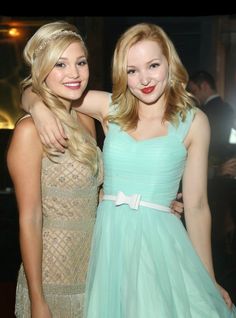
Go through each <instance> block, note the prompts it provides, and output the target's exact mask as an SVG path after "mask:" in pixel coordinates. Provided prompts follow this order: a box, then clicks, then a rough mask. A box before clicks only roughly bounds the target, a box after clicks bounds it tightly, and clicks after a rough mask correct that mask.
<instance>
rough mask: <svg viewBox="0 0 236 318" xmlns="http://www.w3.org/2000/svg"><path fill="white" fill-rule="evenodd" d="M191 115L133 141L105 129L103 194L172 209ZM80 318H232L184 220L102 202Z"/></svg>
mask: <svg viewBox="0 0 236 318" xmlns="http://www.w3.org/2000/svg"><path fill="white" fill-rule="evenodd" d="M193 113H194V112H193V111H189V112H188V115H187V118H186V120H185V122H180V124H179V126H178V127H177V128H176V127H174V126H173V125H172V124H169V125H168V133H167V135H165V136H161V137H154V138H150V139H147V140H143V141H137V140H135V139H134V138H133V137H131V136H130V135H129V134H128V133H127V132H125V131H122V130H121V129H120V127H119V126H118V125H116V124H114V123H110V124H109V131H108V134H107V136H106V138H105V142H104V149H103V160H104V174H105V176H104V193H105V194H107V195H116V194H117V193H118V192H119V191H122V192H123V193H125V195H128V196H130V195H132V194H141V200H144V201H147V202H151V203H157V204H160V205H163V206H167V207H168V206H170V203H171V201H172V200H173V199H174V198H175V197H176V194H177V191H178V187H179V183H180V180H181V177H182V174H183V171H184V167H185V163H186V157H187V151H186V148H185V146H184V143H183V140H184V138H185V136H186V134H187V132H188V131H189V128H190V126H191V123H192V120H193ZM84 317H85V318H232V317H236V310H235V307H234V308H233V310H232V311H231V310H229V309H228V308H227V306H226V304H225V302H224V300H223V299H222V297H221V295H220V293H219V291H218V289H217V288H216V287H215V285H214V283H213V281H212V279H211V277H210V275H209V274H208V272H207V270H206V269H205V267H204V265H203V263H202V262H201V260H200V258H199V257H198V255H197V253H196V252H195V250H194V248H193V246H192V243H191V241H190V239H189V237H188V234H187V232H186V230H185V228H184V226H183V224H182V222H181V220H180V219H179V218H178V217H176V216H175V215H174V214H172V213H170V212H163V211H158V210H155V209H152V208H148V207H144V206H139V208H138V209H137V210H135V209H132V208H130V206H129V205H127V204H121V205H119V206H116V205H115V202H114V201H110V200H104V201H102V202H101V203H100V204H99V206H98V210H97V219H96V224H95V230H94V234H93V243H92V251H91V257H90V264H89V271H88V277H87V290H86V297H85V313H84Z"/></svg>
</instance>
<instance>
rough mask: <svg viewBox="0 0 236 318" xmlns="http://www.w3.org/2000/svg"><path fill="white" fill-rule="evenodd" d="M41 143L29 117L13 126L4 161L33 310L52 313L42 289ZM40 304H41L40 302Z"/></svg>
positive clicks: (47, 314)
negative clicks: (7, 171) (14, 199)
mask: <svg viewBox="0 0 236 318" xmlns="http://www.w3.org/2000/svg"><path fill="white" fill-rule="evenodd" d="M41 159H42V144H41V142H40V140H39V137H38V134H37V131H36V129H35V127H34V124H33V121H32V119H31V118H26V119H23V120H22V121H21V122H19V123H18V125H17V126H16V128H15V131H14V133H13V137H12V140H11V143H10V146H9V149H8V153H7V165H8V169H9V172H10V175H11V178H12V181H13V184H14V189H15V194H16V198H17V204H18V211H19V228H20V247H21V255H22V261H23V265H24V269H25V273H26V277H27V282H28V287H29V295H30V300H31V304H32V308H33V309H32V310H34V308H35V307H37V308H38V309H37V312H39V311H38V310H40V312H42V310H43V313H45V317H51V315H50V313H49V309H48V307H47V305H46V303H45V300H44V297H43V289H42V274H41V272H42V209H41V186H40V179H41V176H40V174H41ZM39 304H40V305H39Z"/></svg>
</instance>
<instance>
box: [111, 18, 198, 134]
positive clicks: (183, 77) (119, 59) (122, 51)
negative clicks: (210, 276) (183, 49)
mask: <svg viewBox="0 0 236 318" xmlns="http://www.w3.org/2000/svg"><path fill="white" fill-rule="evenodd" d="M142 40H150V41H154V42H156V43H158V45H160V47H161V49H162V53H163V54H164V56H165V57H166V59H167V63H168V66H169V74H168V76H169V77H168V83H167V86H166V88H165V92H164V94H165V95H164V96H165V100H166V105H165V113H164V117H163V121H170V122H172V123H174V124H178V122H179V116H178V114H180V116H181V118H182V120H185V118H186V112H187V110H188V109H191V108H192V107H193V105H195V99H194V98H193V96H192V95H191V94H190V93H188V92H187V91H186V86H187V83H188V73H187V71H186V69H185V67H184V66H183V64H182V62H181V60H180V58H179V56H178V53H177V52H176V49H175V47H174V45H173V43H172V41H171V40H170V39H169V37H168V36H167V34H166V33H165V32H164V31H163V29H162V28H160V27H159V26H157V25H155V24H149V23H139V24H137V25H135V26H132V27H130V28H129V29H128V30H127V31H126V32H125V33H123V34H122V35H121V37H120V39H119V40H118V42H117V44H116V48H115V52H114V56H113V65H112V80H113V94H112V102H113V104H115V105H117V108H116V112H115V113H112V114H111V115H109V116H108V118H107V120H108V121H112V122H115V123H117V124H119V125H120V126H121V127H122V129H124V130H129V129H133V128H136V126H137V122H138V119H139V117H138V99H137V98H136V97H135V96H134V95H133V94H132V93H131V92H130V90H129V88H128V86H127V56H128V52H129V50H130V48H131V47H132V46H133V45H134V44H136V43H137V42H140V41H142Z"/></svg>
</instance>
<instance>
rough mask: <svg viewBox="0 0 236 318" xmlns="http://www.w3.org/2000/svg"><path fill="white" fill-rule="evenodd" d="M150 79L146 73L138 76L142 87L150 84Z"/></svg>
mask: <svg viewBox="0 0 236 318" xmlns="http://www.w3.org/2000/svg"><path fill="white" fill-rule="evenodd" d="M150 81H151V79H150V77H149V76H148V74H146V73H142V74H141V75H140V83H141V84H142V85H144V86H147V85H148V84H149V83H150Z"/></svg>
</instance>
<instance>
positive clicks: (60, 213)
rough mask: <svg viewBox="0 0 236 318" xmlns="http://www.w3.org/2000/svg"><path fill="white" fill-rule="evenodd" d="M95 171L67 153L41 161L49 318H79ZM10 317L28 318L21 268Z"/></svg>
mask: <svg viewBox="0 0 236 318" xmlns="http://www.w3.org/2000/svg"><path fill="white" fill-rule="evenodd" d="M98 152H99V158H100V159H99V161H100V172H99V174H98V176H97V177H94V176H93V175H92V173H91V170H90V168H88V167H87V166H85V165H83V164H81V163H79V162H78V161H76V160H75V159H73V158H72V157H71V156H70V155H69V153H68V152H66V153H65V154H64V155H62V156H61V158H60V163H54V162H52V161H50V160H49V159H48V158H46V157H45V158H44V159H43V161H42V173H41V183H42V205H43V231H42V236H43V257H42V276H43V289H44V294H45V297H46V301H47V303H48V304H49V307H50V309H51V312H52V315H53V318H75V317H76V318H77V317H78V318H80V317H82V312H83V298H84V290H85V280H86V273H87V266H88V260H89V253H90V244H91V237H92V232H93V226H94V222H95V213H96V207H97V200H98V195H97V194H98V187H99V185H100V184H101V183H102V178H103V173H102V159H101V153H100V150H99V148H98ZM15 313H16V316H17V317H20V318H30V302H29V297H28V289H27V282H26V278H25V274H24V269H23V266H22V265H21V268H20V271H19V275H18V281H17V290H16V307H15Z"/></svg>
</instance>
